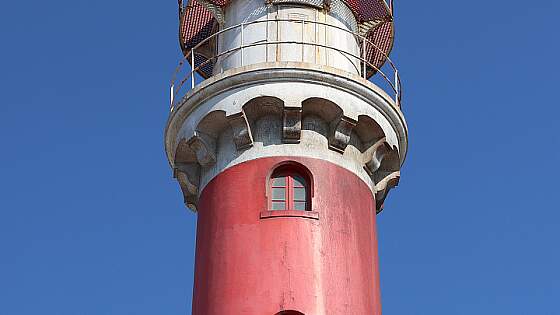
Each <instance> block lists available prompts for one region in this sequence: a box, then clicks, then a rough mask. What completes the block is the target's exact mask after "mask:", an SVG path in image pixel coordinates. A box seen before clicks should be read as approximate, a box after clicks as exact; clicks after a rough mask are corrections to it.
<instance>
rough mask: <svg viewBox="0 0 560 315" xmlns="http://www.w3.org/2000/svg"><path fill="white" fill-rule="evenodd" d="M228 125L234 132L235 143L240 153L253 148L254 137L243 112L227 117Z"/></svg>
mask: <svg viewBox="0 0 560 315" xmlns="http://www.w3.org/2000/svg"><path fill="white" fill-rule="evenodd" d="M227 120H228V123H229V125H230V126H231V130H232V131H233V142H234V143H235V147H236V148H237V150H238V151H241V150H245V149H248V148H250V147H252V146H253V136H252V135H251V128H250V127H249V122H248V121H247V118H246V117H245V114H243V112H240V113H237V114H233V115H231V116H228V117H227Z"/></svg>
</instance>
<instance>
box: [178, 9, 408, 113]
mask: <svg viewBox="0 0 560 315" xmlns="http://www.w3.org/2000/svg"><path fill="white" fill-rule="evenodd" d="M278 22H290V23H297V24H300V23H301V27H302V38H301V40H269V38H268V36H265V37H266V40H262V41H257V42H253V43H248V44H245V42H244V29H245V27H246V26H248V25H254V24H260V23H278ZM306 24H313V25H315V26H317V25H321V26H324V27H325V28H331V29H336V30H340V31H343V32H345V33H348V34H350V35H352V36H353V37H354V38H355V39H356V41H357V42H358V44H359V45H360V47H361V49H360V50H361V51H360V55H359V56H358V55H355V54H353V53H351V52H348V51H344V50H342V49H339V48H335V47H331V46H327V45H325V44H320V43H317V42H311V41H305V37H304V33H305V32H304V28H305V25H306ZM267 25H268V24H267ZM238 30H240V44H239V45H238V46H236V47H234V48H230V49H227V50H224V51H222V52H216V53H215V54H214V55H213V56H212V57H210V58H208V59H206V60H205V61H203V62H201V63H200V64H198V65H196V64H195V62H196V60H195V56H196V54H197V52H196V51H197V49H199V48H201V47H202V46H203V45H205V44H207V43H209V42H210V41H212V40H215V39H217V38H218V36H220V35H222V34H225V33H226V32H231V31H238ZM325 32H327V29H325ZM294 44H298V45H301V50H302V62H304V60H305V59H304V57H305V56H304V51H305V47H306V46H312V47H319V48H324V49H326V50H328V51H335V52H338V53H340V54H341V55H342V56H344V57H346V58H347V59H348V60H350V62H351V63H352V64H353V65H354V67H355V68H356V72H358V73H360V76H361V77H363V78H364V79H366V80H367V76H368V68H369V69H373V70H374V71H375V72H376V73H379V75H380V76H381V78H382V79H383V80H384V81H385V83H386V84H387V86H388V87H389V88H390V90H392V93H390V94H393V96H394V101H395V104H396V105H397V106H398V107H400V106H401V105H400V104H401V97H402V87H401V79H400V75H399V71H398V69H397V67H396V66H395V64H394V63H393V61H392V60H391V59H390V58H389V56H388V55H387V54H386V53H385V52H384V51H383V50H381V49H380V48H379V47H378V46H376V45H375V44H374V43H373V42H372V41H370V40H369V39H367V38H366V37H365V36H363V35H360V34H358V33H356V32H353V31H349V30H347V29H345V28H342V27H339V26H336V25H332V24H327V23H324V22H317V21H307V20H297V19H267V20H259V21H253V22H246V23H240V24H237V25H233V26H230V27H227V28H224V29H223V30H220V31H218V32H216V33H214V34H212V35H210V36H209V37H207V38H206V39H204V40H203V41H202V42H200V43H199V44H197V45H196V46H194V47H193V48H192V49H191V50H190V52H189V53H188V54H187V55H186V56H185V57H184V58H183V59H182V60H181V61H180V62H179V65H178V66H177V68H176V70H175V73H174V74H173V78H172V81H171V111H173V110H174V109H175V107H176V105H177V104H176V102H175V100H176V99H177V98H178V97H181V98H182V97H184V95H186V93H187V92H188V90H187V91H185V92H184V93H183V92H182V91H183V90H184V89H185V88H186V87H188V86H190V88H191V89H194V88H195V86H196V85H197V80H196V75H195V74H196V72H198V71H199V70H201V69H203V67H205V66H209V65H213V64H216V63H215V62H214V61H217V60H218V59H219V58H221V57H224V56H228V55H231V54H233V53H234V52H240V55H241V58H240V59H241V65H240V66H241V67H242V66H244V65H245V63H244V52H245V50H246V49H248V48H251V47H257V46H265V45H266V46H268V45H294ZM369 48H373V49H374V50H375V51H376V52H377V53H380V54H381V55H382V56H383V57H384V58H385V60H386V62H385V66H387V68H388V70H390V71H391V72H392V78H390V76H388V75H387V74H386V73H385V72H384V71H382V69H380V68H379V67H377V66H376V65H374V64H373V63H371V62H370V61H369V60H368V59H367V51H368V49H369ZM200 55H201V56H202V54H200ZM205 58H206V56H205ZM352 58H353V59H354V60H355V61H359V62H360V65H361V67H356V65H355V64H354V62H352V61H351V59H352ZM279 59H280V60H279ZM281 59H282V58H281V57H279V56H278V54H276V60H275V61H282V60H281ZM267 60H268V53H267ZM286 61H288V60H286ZM289 61H292V60H289ZM188 62H190V64H191V68H190V71H186V72H187V73H186V74H185V75H184V76H182V77H181V76H180V74H181V71H182V70H183V67H184V65H185V64H186V63H188ZM251 64H252V63H251ZM358 68H361V69H358ZM382 68H383V67H382ZM203 80H204V79H203ZM203 80H202V81H203ZM189 81H190V83H191V84H190V85H189V84H187V83H188V82H189Z"/></svg>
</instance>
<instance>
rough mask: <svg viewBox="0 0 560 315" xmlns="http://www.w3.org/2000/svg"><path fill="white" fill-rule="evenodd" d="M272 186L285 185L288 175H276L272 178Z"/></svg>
mask: <svg viewBox="0 0 560 315" xmlns="http://www.w3.org/2000/svg"><path fill="white" fill-rule="evenodd" d="M272 186H275V187H277V186H281V187H285V186H286V177H284V176H282V177H276V178H273V179H272Z"/></svg>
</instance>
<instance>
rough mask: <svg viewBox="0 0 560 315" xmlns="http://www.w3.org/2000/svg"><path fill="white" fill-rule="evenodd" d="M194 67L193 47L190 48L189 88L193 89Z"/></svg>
mask: <svg viewBox="0 0 560 315" xmlns="http://www.w3.org/2000/svg"><path fill="white" fill-rule="evenodd" d="M195 68H196V65H195V64H194V48H193V49H191V88H193V89H194V86H195V84H194V69H195Z"/></svg>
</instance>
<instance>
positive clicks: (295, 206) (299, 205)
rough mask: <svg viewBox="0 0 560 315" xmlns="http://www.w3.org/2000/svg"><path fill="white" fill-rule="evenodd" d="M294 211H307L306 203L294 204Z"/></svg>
mask: <svg viewBox="0 0 560 315" xmlns="http://www.w3.org/2000/svg"><path fill="white" fill-rule="evenodd" d="M294 210H307V209H305V202H294Z"/></svg>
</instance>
